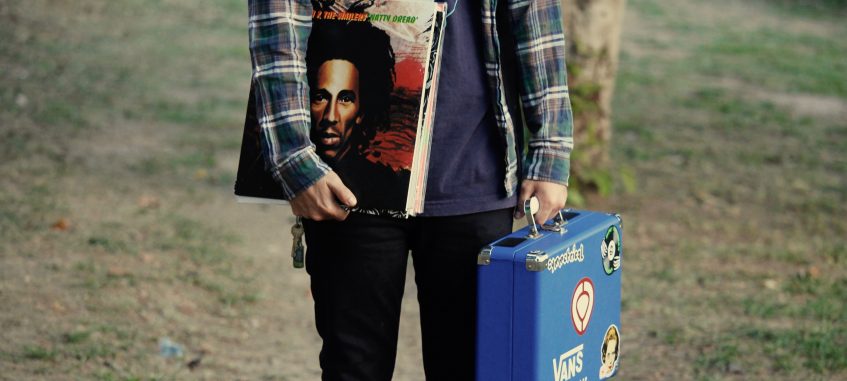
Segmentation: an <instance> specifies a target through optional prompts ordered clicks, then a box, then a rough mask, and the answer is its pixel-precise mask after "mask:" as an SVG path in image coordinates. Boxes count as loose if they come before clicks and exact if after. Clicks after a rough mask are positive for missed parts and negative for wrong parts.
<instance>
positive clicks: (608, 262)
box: [600, 226, 621, 275]
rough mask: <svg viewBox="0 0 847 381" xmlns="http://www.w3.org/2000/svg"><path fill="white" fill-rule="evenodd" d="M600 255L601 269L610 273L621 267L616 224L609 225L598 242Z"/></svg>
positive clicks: (619, 240)
mask: <svg viewBox="0 0 847 381" xmlns="http://www.w3.org/2000/svg"><path fill="white" fill-rule="evenodd" d="M600 255H601V256H602V257H603V271H604V272H606V275H612V274H613V273H614V272H615V271H616V270H618V269H619V268H621V234H620V232H618V227H617V226H610V227H609V229H608V230H606V236H605V238H604V239H603V242H602V243H601V244H600Z"/></svg>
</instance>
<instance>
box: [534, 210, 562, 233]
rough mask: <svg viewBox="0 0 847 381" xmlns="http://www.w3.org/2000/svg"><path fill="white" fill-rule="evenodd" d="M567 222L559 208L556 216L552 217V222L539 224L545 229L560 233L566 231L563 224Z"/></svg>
mask: <svg viewBox="0 0 847 381" xmlns="http://www.w3.org/2000/svg"><path fill="white" fill-rule="evenodd" d="M567 224H568V221H567V220H565V217H562V211H561V210H559V213H557V214H556V216H555V217H553V223H552V224H544V225H541V228H542V229H544V230H547V231H551V232H559V233H561V232H563V231H564V232H567V230H565V225H567Z"/></svg>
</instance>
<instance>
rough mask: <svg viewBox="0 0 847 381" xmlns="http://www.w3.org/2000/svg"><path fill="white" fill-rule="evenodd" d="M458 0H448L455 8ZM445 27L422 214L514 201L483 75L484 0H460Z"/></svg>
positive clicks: (452, 212) (458, 211)
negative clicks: (507, 186) (505, 183)
mask: <svg viewBox="0 0 847 381" xmlns="http://www.w3.org/2000/svg"><path fill="white" fill-rule="evenodd" d="M455 1H456V0H449V1H448V5H449V9H450V10H452V9H453V7H454V6H455ZM458 1H459V5H458V7H456V10H455V12H453V14H452V15H450V17H448V18H447V27H446V29H445V30H444V34H445V37H444V47H443V49H444V50H443V58H442V62H441V74H440V77H439V84H438V100H437V102H436V108H435V127H434V131H433V138H432V151H431V155H430V168H429V176H428V178H427V187H426V199H425V203H424V213H423V214H422V215H423V216H450V215H459V214H468V213H476V212H483V211H489V210H495V209H501V208H509V207H513V206H514V205H515V203H516V202H517V201H516V197H514V196H513V197H511V198H508V197H506V191H505V189H504V187H503V179H504V178H505V173H506V168H505V160H506V159H505V154H506V153H505V152H504V150H505V149H506V144H505V143H504V142H503V141H502V138H501V137H500V133H499V131H497V124H496V121H495V120H494V114H493V113H494V106H493V105H492V99H493V98H492V96H491V94H490V91H489V89H488V86H487V83H486V76H485V68H484V65H485V63H484V58H483V52H482V48H483V46H484V44H483V41H482V39H483V38H484V37H483V33H482V28H483V25H482V19H481V17H480V15H479V12H480V9H482V2H481V1H480V0H458Z"/></svg>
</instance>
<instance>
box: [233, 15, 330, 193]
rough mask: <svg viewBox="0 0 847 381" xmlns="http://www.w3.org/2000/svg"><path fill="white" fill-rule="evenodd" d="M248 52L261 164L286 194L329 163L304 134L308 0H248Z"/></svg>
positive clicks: (323, 171)
mask: <svg viewBox="0 0 847 381" xmlns="http://www.w3.org/2000/svg"><path fill="white" fill-rule="evenodd" d="M248 8H249V16H250V19H249V34H250V57H251V61H252V65H253V81H254V85H255V96H256V108H257V110H256V116H257V118H258V120H259V125H260V126H261V134H260V135H261V140H262V149H263V152H264V153H265V158H266V163H265V166H266V168H267V169H268V170H269V171H270V172H271V174H272V175H273V177H274V179H275V180H276V182H277V183H279V184H280V185H281V186H282V190H283V194H284V196H285V198H286V199H288V200H290V199H292V198H294V196H295V195H297V194H298V193H300V192H301V191H303V190H305V189H306V188H308V187H310V186H311V185H312V184H314V183H315V182H317V181H318V180H319V179H320V178H321V177H323V176H324V175H325V174H326V173H327V172H329V171H330V170H331V169H330V168H329V166H328V165H327V164H326V163H324V162H323V161H322V160H321V159H320V157H318V155H317V152H316V151H315V146H314V144H312V142H311V141H310V140H309V129H310V126H311V119H310V114H309V107H308V106H309V94H308V92H309V86H308V83H307V79H306V45H307V42H308V39H309V32H310V30H311V26H312V4H311V2H310V0H249V2H248Z"/></svg>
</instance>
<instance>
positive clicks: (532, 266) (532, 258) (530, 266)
mask: <svg viewBox="0 0 847 381" xmlns="http://www.w3.org/2000/svg"><path fill="white" fill-rule="evenodd" d="M547 259H549V257H548V256H547V253H545V252H543V251H541V250H533V251H530V252H529V254H527V255H526V269H527V270H529V271H544V269H546V268H547Z"/></svg>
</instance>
